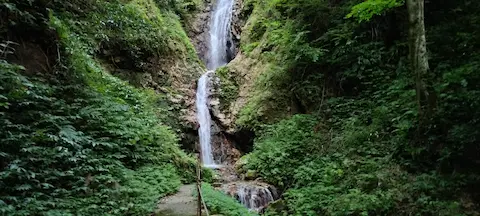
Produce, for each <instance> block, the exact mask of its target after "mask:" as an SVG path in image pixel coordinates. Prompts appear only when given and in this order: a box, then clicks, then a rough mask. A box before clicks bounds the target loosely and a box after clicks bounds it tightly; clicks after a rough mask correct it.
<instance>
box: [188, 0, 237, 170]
mask: <svg viewBox="0 0 480 216" xmlns="http://www.w3.org/2000/svg"><path fill="white" fill-rule="evenodd" d="M233 1H234V0H218V1H217V4H216V7H215V9H214V11H213V15H212V17H211V20H210V43H209V44H208V48H209V52H208V56H207V59H208V62H207V68H208V69H210V71H208V72H207V73H205V74H203V75H202V76H201V77H200V79H199V80H198V86H197V100H196V106H197V119H198V124H199V125H200V128H199V130H198V135H199V137H200V148H201V155H202V161H203V165H204V166H206V167H217V166H218V165H216V164H215V159H214V158H213V153H212V145H211V134H210V127H211V116H210V111H209V109H208V97H209V92H210V86H209V81H210V77H209V74H211V73H213V72H214V70H215V69H217V68H218V67H220V66H223V65H225V64H227V63H228V61H229V60H230V59H229V54H230V53H231V49H232V47H231V46H232V41H231V33H230V21H231V17H232V6H233Z"/></svg>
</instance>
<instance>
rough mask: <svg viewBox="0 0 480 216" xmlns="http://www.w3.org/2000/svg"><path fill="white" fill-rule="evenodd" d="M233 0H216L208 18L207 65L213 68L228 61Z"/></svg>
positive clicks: (230, 46) (230, 47)
mask: <svg viewBox="0 0 480 216" xmlns="http://www.w3.org/2000/svg"><path fill="white" fill-rule="evenodd" d="M233 1H234V0H217V4H216V6H215V10H214V11H213V15H212V18H211V20H210V43H209V52H208V63H207V67H208V68H209V69H210V70H215V69H217V68H218V67H220V66H223V65H225V64H227V63H228V61H229V60H230V59H229V57H228V55H229V53H230V52H231V49H232V40H231V33H230V23H231V18H232V11H233V8H232V7H233Z"/></svg>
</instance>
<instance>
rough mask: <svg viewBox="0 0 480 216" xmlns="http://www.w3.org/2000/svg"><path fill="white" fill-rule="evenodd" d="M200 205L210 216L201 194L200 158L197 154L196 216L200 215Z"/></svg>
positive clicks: (208, 215)
mask: <svg viewBox="0 0 480 216" xmlns="http://www.w3.org/2000/svg"><path fill="white" fill-rule="evenodd" d="M202 205H203V208H204V209H205V213H206V215H207V216H210V214H209V213H208V208H207V205H206V204H205V200H204V199H203V195H202V160H201V158H200V155H199V156H198V157H197V216H202Z"/></svg>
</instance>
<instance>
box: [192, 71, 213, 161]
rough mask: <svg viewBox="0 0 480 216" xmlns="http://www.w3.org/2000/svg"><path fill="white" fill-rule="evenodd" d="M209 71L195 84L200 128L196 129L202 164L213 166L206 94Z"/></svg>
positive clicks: (209, 118)
mask: <svg viewBox="0 0 480 216" xmlns="http://www.w3.org/2000/svg"><path fill="white" fill-rule="evenodd" d="M210 73H211V71H209V72H207V73H205V74H203V75H202V76H201V77H200V79H199V80H198V86H197V100H196V105H197V119H198V124H199V125H200V128H199V129H198V136H199V137H200V148H201V153H202V162H203V165H204V166H207V167H212V166H215V161H214V160H213V153H212V146H211V145H210V140H211V135H210V125H211V117H210V111H209V109H208V104H207V103H208V96H209V87H208V80H209V77H208V76H209V74H210Z"/></svg>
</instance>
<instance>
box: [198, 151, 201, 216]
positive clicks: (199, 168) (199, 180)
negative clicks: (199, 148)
mask: <svg viewBox="0 0 480 216" xmlns="http://www.w3.org/2000/svg"><path fill="white" fill-rule="evenodd" d="M201 187H202V167H201V159H200V154H198V157H197V216H202V195H201V192H202V191H201Z"/></svg>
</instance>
